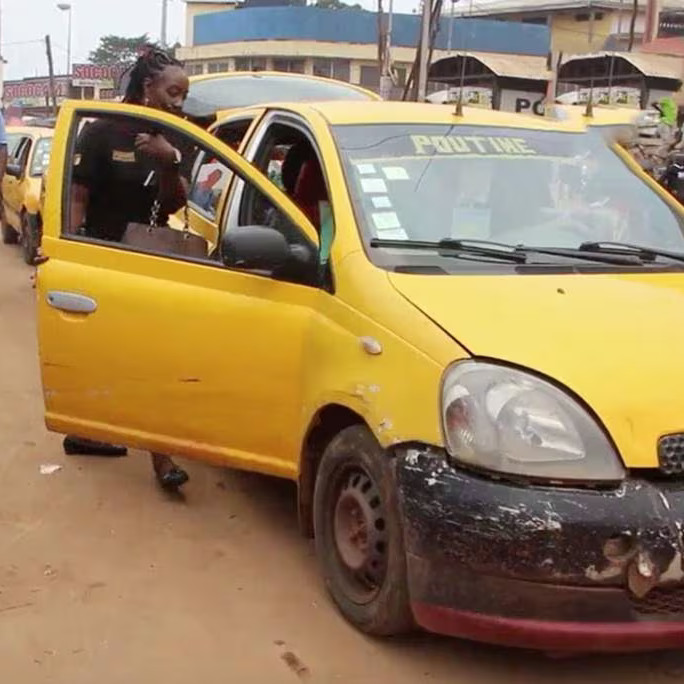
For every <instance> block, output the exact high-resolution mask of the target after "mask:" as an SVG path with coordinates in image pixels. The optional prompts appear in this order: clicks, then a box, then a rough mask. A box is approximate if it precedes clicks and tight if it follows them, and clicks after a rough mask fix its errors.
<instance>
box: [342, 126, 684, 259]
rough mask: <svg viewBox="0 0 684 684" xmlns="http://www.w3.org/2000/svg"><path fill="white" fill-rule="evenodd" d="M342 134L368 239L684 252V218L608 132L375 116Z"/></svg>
mask: <svg viewBox="0 0 684 684" xmlns="http://www.w3.org/2000/svg"><path fill="white" fill-rule="evenodd" d="M334 135H335V137H336V139H337V144H338V147H339V150H340V153H341V156H342V159H343V164H344V166H345V171H346V176H347V182H348V186H349V190H350V195H351V198H352V201H353V203H354V205H355V209H356V214H357V216H358V218H359V223H360V226H361V229H362V232H363V234H364V237H365V239H366V240H370V239H372V238H387V239H393V240H424V241H425V240H427V241H439V240H442V239H444V238H455V239H476V240H490V241H491V240H493V241H497V242H502V243H506V244H510V245H528V246H536V247H568V248H577V247H579V246H580V245H581V244H582V243H584V242H587V241H620V242H634V243H638V244H642V245H645V246H653V247H660V248H666V249H673V250H677V251H684V234H683V230H682V229H683V226H682V220H681V218H680V217H679V216H678V215H677V213H676V212H675V211H673V210H672V209H671V207H670V206H669V205H668V204H667V203H666V202H665V201H664V200H663V199H662V198H661V197H660V196H659V195H658V194H657V193H656V192H655V190H654V189H652V188H651V187H650V186H649V185H648V184H647V183H646V182H645V181H644V180H642V179H641V178H640V177H639V176H637V175H636V174H635V173H634V172H633V171H632V169H631V168H630V167H628V165H627V164H626V163H625V162H624V161H623V160H622V158H621V157H620V156H619V154H618V153H617V151H616V150H615V148H614V147H612V146H611V145H610V144H608V142H607V141H606V140H605V139H604V137H603V134H602V132H601V131H598V130H590V131H589V132H586V133H565V132H555V131H543V130H532V129H507V128H497V127H481V126H480V127H478V126H461V125H458V126H448V125H412V126H411V125H403V126H394V125H374V126H367V125H364V126H338V127H336V128H335V130H334ZM426 207H429V211H425V208H426ZM376 251H377V250H376ZM452 261H453V260H452Z"/></svg>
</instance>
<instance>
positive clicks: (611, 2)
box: [448, 0, 684, 16]
mask: <svg viewBox="0 0 684 684" xmlns="http://www.w3.org/2000/svg"><path fill="white" fill-rule="evenodd" d="M646 2H647V0H639V6H640V7H642V8H644V9H645V8H646ZM461 4H462V7H458V6H457V7H456V12H457V14H458V15H459V16H461V15H462V14H468V13H469V9H468V5H469V2H468V0H466V1H465V2H463V3H461ZM631 5H632V3H631V0H630V2H627V0H625V2H624V3H623V6H624V8H625V9H627V10H629V8H630V7H631ZM590 8H593V9H619V8H620V0H476V1H475V2H473V9H472V15H473V16H486V15H491V14H507V13H513V12H525V13H527V12H553V11H560V10H574V9H590ZM662 9H664V10H672V9H684V0H665V2H663V3H662ZM448 11H450V9H449V10H448Z"/></svg>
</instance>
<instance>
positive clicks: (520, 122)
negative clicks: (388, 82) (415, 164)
mask: <svg viewBox="0 0 684 684" xmlns="http://www.w3.org/2000/svg"><path fill="white" fill-rule="evenodd" d="M264 106H265V107H266V108H271V109H287V110H289V111H292V112H296V113H299V114H301V115H303V116H305V117H306V116H307V114H311V113H312V112H317V113H318V114H320V115H321V116H323V118H325V119H326V121H327V122H328V123H329V124H330V125H333V126H339V125H349V124H370V125H372V124H418V125H420V124H444V125H454V124H460V125H470V126H497V127H501V128H528V129H532V130H540V131H559V132H581V131H584V130H585V128H586V127H585V124H584V122H583V121H581V120H578V119H574V118H573V119H571V120H567V121H559V120H558V119H554V118H551V117H543V116H535V115H532V114H516V113H513V112H502V111H498V110H494V109H483V108H480V107H464V108H463V114H462V115H461V116H457V115H456V108H455V107H454V106H453V105H436V104H429V103H420V102H390V101H379V102H373V103H372V104H370V105H369V103H368V102H349V101H335V102H305V103H288V104H285V103H281V102H278V103H274V104H271V105H264ZM252 109H253V108H252ZM231 114H235V110H233V111H232V112H231Z"/></svg>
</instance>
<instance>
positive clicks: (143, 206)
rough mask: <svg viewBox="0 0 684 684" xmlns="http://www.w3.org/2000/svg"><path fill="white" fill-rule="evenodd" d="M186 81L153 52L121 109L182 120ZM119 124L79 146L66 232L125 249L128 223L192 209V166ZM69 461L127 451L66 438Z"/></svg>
mask: <svg viewBox="0 0 684 684" xmlns="http://www.w3.org/2000/svg"><path fill="white" fill-rule="evenodd" d="M188 89H189V81H188V77H187V75H186V73H185V71H184V69H183V66H182V65H181V63H180V62H178V61H176V60H175V59H174V58H173V57H171V56H169V55H168V54H167V53H166V52H163V51H161V50H158V49H156V48H153V47H149V48H148V49H147V50H146V51H145V52H144V54H142V55H141V56H140V57H139V59H138V60H137V62H136V63H135V65H134V66H133V67H132V69H131V71H130V72H129V81H128V85H127V87H126V95H125V98H124V101H125V102H127V103H129V104H136V105H142V106H146V107H152V108H154V109H159V110H164V111H167V112H171V113H173V114H177V115H179V116H181V115H182V108H183V103H184V101H185V99H186V97H187V95H188ZM168 138H169V136H164V135H162V134H161V133H159V132H158V131H154V130H149V129H148V130H145V129H143V128H142V127H141V126H138V125H137V123H136V124H131V123H130V122H127V121H125V120H121V119H100V120H97V121H95V122H93V123H91V124H90V125H89V126H87V127H86V128H84V130H83V131H82V132H81V134H80V136H79V139H78V140H77V143H76V151H75V155H74V161H73V184H72V190H71V208H70V217H69V224H68V227H67V228H68V231H69V232H71V233H75V234H80V235H84V236H87V237H91V238H97V239H100V240H107V241H114V242H120V241H121V240H122V238H123V236H124V233H125V231H126V228H127V226H128V224H129V223H142V224H149V223H150V217H151V214H152V208H153V205H155V203H156V202H158V203H159V205H160V214H159V217H158V221H159V225H163V224H164V223H166V221H167V220H168V216H169V215H170V214H172V213H174V212H176V211H177V210H178V209H180V208H181V207H182V206H184V205H185V204H186V202H187V188H188V184H187V181H186V179H185V178H184V171H187V170H188V169H189V167H190V166H191V165H192V161H193V160H192V158H191V154H186V155H185V157H184V155H183V153H182V151H181V149H182V148H183V143H182V141H175V140H174V141H173V144H172V141H171V140H169V139H168ZM64 449H65V451H66V452H67V453H69V454H75V453H80V454H94V455H107V456H119V455H124V454H125V453H126V450H125V449H123V448H121V447H113V446H111V445H108V444H102V443H99V442H92V441H90V440H85V439H81V438H78V437H72V436H69V437H67V438H66V439H65V440H64ZM152 464H153V468H154V472H155V474H156V477H157V480H158V482H159V483H160V485H161V486H162V487H164V488H165V489H170V490H177V489H178V488H179V487H181V486H182V485H183V484H185V483H186V482H187V481H188V475H187V473H186V472H185V471H184V470H182V469H181V468H179V467H177V466H176V464H175V463H174V462H173V461H172V460H171V459H170V458H169V457H168V456H165V455H162V454H152Z"/></svg>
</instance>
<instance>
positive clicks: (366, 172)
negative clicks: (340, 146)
mask: <svg viewBox="0 0 684 684" xmlns="http://www.w3.org/2000/svg"><path fill="white" fill-rule="evenodd" d="M356 170H357V171H358V172H359V173H360V174H361V175H362V176H370V175H371V174H374V173H375V167H374V166H373V164H357V165H356Z"/></svg>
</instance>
